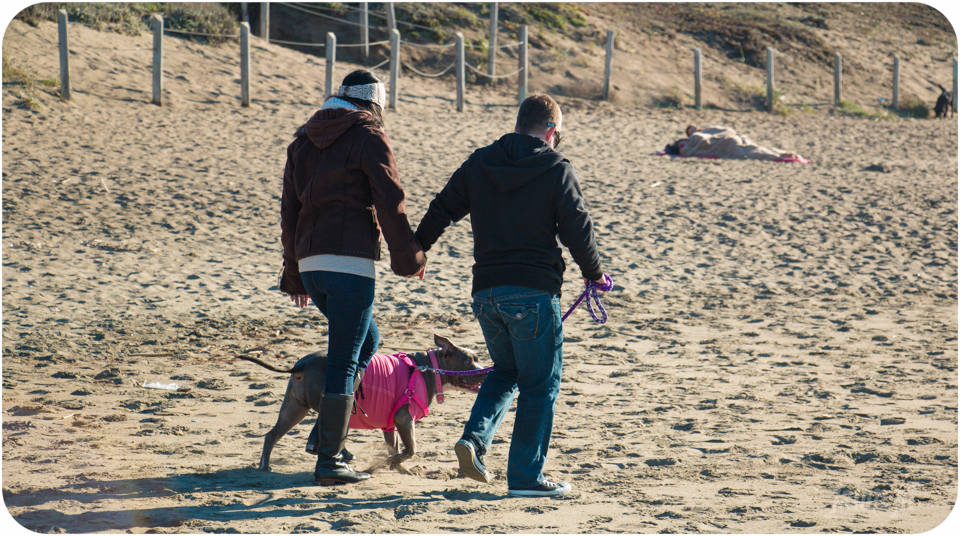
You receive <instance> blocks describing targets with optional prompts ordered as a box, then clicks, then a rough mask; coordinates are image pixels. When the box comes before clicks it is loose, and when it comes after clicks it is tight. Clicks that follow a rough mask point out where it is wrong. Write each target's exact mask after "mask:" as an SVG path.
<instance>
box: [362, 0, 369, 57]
mask: <svg viewBox="0 0 960 536" xmlns="http://www.w3.org/2000/svg"><path fill="white" fill-rule="evenodd" d="M368 15H369V8H368V7H367V3H366V2H361V3H360V42H361V43H363V59H364V60H366V59H367V58H369V57H370V22H369V21H370V18H369V16H368Z"/></svg>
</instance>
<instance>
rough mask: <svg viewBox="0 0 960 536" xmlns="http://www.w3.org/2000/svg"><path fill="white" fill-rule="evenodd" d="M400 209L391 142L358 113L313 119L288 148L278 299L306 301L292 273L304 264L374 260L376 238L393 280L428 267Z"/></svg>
mask: <svg viewBox="0 0 960 536" xmlns="http://www.w3.org/2000/svg"><path fill="white" fill-rule="evenodd" d="M405 202H406V197H405V195H404V192H403V187H402V186H401V185H400V175H399V172H398V171H397V162H396V159H394V157H393V150H392V149H391V148H390V140H389V139H388V138H387V135H386V134H385V133H384V132H383V130H381V129H380V128H378V127H377V126H376V125H375V124H374V123H373V122H372V116H371V115H370V114H368V113H367V112H363V111H356V110H342V109H338V110H321V111H318V112H317V113H316V114H314V116H313V117H312V118H310V120H309V121H307V123H306V124H305V125H304V126H302V127H300V128H299V129H298V130H297V139H296V140H294V142H293V143H291V144H290V146H289V147H287V164H286V167H285V168H284V171H283V195H282V199H281V202H280V230H281V233H280V241H281V243H282V244H283V264H284V267H283V274H282V275H281V278H280V291H281V292H285V293H287V294H306V293H307V292H306V289H305V288H304V287H303V283H302V282H301V280H300V270H299V268H298V266H297V261H298V260H300V259H303V258H306V257H310V256H313V255H346V256H351V257H364V258H368V259H373V260H380V236H381V232H382V233H383V237H384V238H385V239H386V241H387V246H388V247H389V250H390V268H391V269H392V270H393V272H394V273H395V274H397V275H401V276H407V275H413V274H416V273H417V272H419V271H420V269H421V268H422V267H423V266H424V265H425V264H426V262H427V261H426V256H425V255H424V253H423V250H422V249H421V248H420V245H419V244H418V243H417V241H416V239H415V238H414V236H413V230H412V229H411V228H410V223H409V222H408V221H407V214H406V206H405Z"/></svg>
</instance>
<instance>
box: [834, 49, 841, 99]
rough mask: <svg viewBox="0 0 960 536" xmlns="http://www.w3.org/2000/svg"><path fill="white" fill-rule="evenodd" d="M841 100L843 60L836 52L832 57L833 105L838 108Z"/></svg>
mask: <svg viewBox="0 0 960 536" xmlns="http://www.w3.org/2000/svg"><path fill="white" fill-rule="evenodd" d="M841 100H843V58H842V57H841V56H840V53H839V52H838V53H837V54H836V55H835V56H834V57H833V105H834V106H840V101H841Z"/></svg>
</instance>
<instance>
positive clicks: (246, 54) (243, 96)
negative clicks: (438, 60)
mask: <svg viewBox="0 0 960 536" xmlns="http://www.w3.org/2000/svg"><path fill="white" fill-rule="evenodd" d="M57 19H58V38H59V45H60V46H59V48H60V96H61V98H62V99H64V100H70V64H69V50H70V48H69V43H68V37H67V26H68V25H67V23H68V19H67V12H66V10H65V9H61V10H59V12H58V16H57ZM152 26H153V96H152V99H151V102H152V103H153V104H156V105H158V106H161V105H163V29H164V23H163V17H162V16H161V15H159V14H156V15H153V17H152ZM456 39H457V40H456V54H457V63H456V80H457V111H459V112H462V111H463V109H464V97H465V95H466V70H465V66H466V57H465V49H466V46H465V43H464V37H463V34H462V33H460V32H457V36H456ZM528 44H529V42H528V40H527V27H526V26H522V27H521V28H520V54H519V63H520V71H519V73H518V74H519V77H518V86H519V88H518V98H519V101H520V102H522V101H523V99H525V98H526V96H527V87H528V82H529V76H528V74H527V73H528V71H529V56H528V53H527V50H528ZM336 51H337V36H336V35H335V34H334V33H333V32H327V41H326V60H327V65H326V80H325V86H324V90H325V96H326V97H329V96H330V95H332V94H333V91H334V90H333V87H334V72H335V70H336V61H337V57H336ZM389 63H390V92H389V106H390V108H393V109H396V108H397V97H398V88H399V78H400V32H399V31H398V30H396V29H393V30H391V31H390V60H389ZM250 79H251V61H250V24H249V22H246V21H244V22H241V23H240V105H241V106H244V107H248V106H250Z"/></svg>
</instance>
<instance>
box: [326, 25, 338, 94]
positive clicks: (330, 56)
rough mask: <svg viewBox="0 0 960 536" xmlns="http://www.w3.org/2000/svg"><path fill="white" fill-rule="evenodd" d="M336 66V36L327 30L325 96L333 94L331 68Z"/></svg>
mask: <svg viewBox="0 0 960 536" xmlns="http://www.w3.org/2000/svg"><path fill="white" fill-rule="evenodd" d="M336 66H337V36H336V35H334V33H333V32H327V85H326V86H325V91H326V93H325V95H324V96H325V97H329V96H330V95H333V70H334V69H335V68H336Z"/></svg>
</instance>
